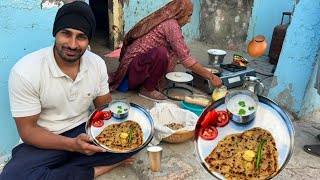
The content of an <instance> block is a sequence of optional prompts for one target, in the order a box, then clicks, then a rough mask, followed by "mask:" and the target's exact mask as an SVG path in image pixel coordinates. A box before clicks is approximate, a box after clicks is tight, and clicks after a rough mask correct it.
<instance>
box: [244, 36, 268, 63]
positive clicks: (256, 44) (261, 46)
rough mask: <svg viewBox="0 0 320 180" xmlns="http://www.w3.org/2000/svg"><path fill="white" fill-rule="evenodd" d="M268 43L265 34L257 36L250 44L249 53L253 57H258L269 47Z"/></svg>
mask: <svg viewBox="0 0 320 180" xmlns="http://www.w3.org/2000/svg"><path fill="white" fill-rule="evenodd" d="M267 46H268V43H267V41H266V38H265V37H264V36H261V35H260V36H256V37H255V38H253V40H252V41H251V42H250V43H249V44H248V54H249V55H250V56H251V57H254V58H257V57H259V56H261V55H262V54H263V53H264V51H265V50H266V49H267Z"/></svg>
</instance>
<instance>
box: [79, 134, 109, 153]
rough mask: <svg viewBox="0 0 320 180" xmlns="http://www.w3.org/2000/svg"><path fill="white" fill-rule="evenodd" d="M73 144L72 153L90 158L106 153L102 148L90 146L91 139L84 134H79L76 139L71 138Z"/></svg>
mask: <svg viewBox="0 0 320 180" xmlns="http://www.w3.org/2000/svg"><path fill="white" fill-rule="evenodd" d="M73 142H74V144H73V147H74V151H76V152H80V153H82V154H86V155H89V156H90V155H93V154H95V153H97V152H106V150H105V149H103V148H102V147H98V146H96V145H94V144H92V139H91V138H90V137H89V136H88V135H87V134H85V133H81V134H79V135H78V136H77V137H75V138H73Z"/></svg>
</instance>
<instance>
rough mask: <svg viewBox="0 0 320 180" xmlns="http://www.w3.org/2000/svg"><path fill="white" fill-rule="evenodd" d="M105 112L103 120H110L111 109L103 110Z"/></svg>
mask: <svg viewBox="0 0 320 180" xmlns="http://www.w3.org/2000/svg"><path fill="white" fill-rule="evenodd" d="M102 112H103V120H108V119H110V118H111V116H112V114H111V111H102Z"/></svg>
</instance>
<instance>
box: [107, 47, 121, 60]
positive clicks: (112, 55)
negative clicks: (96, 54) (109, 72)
mask: <svg viewBox="0 0 320 180" xmlns="http://www.w3.org/2000/svg"><path fill="white" fill-rule="evenodd" d="M120 52H121V49H116V50H114V51H112V52H111V53H108V54H105V55H103V56H104V57H107V58H119V57H120Z"/></svg>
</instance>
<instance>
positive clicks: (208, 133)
mask: <svg viewBox="0 0 320 180" xmlns="http://www.w3.org/2000/svg"><path fill="white" fill-rule="evenodd" d="M199 136H200V137H201V138H202V139H204V140H213V139H215V138H216V137H217V136H218V130H217V128H216V127H214V126H213V125H208V126H206V127H201V128H200V131H199Z"/></svg>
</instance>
